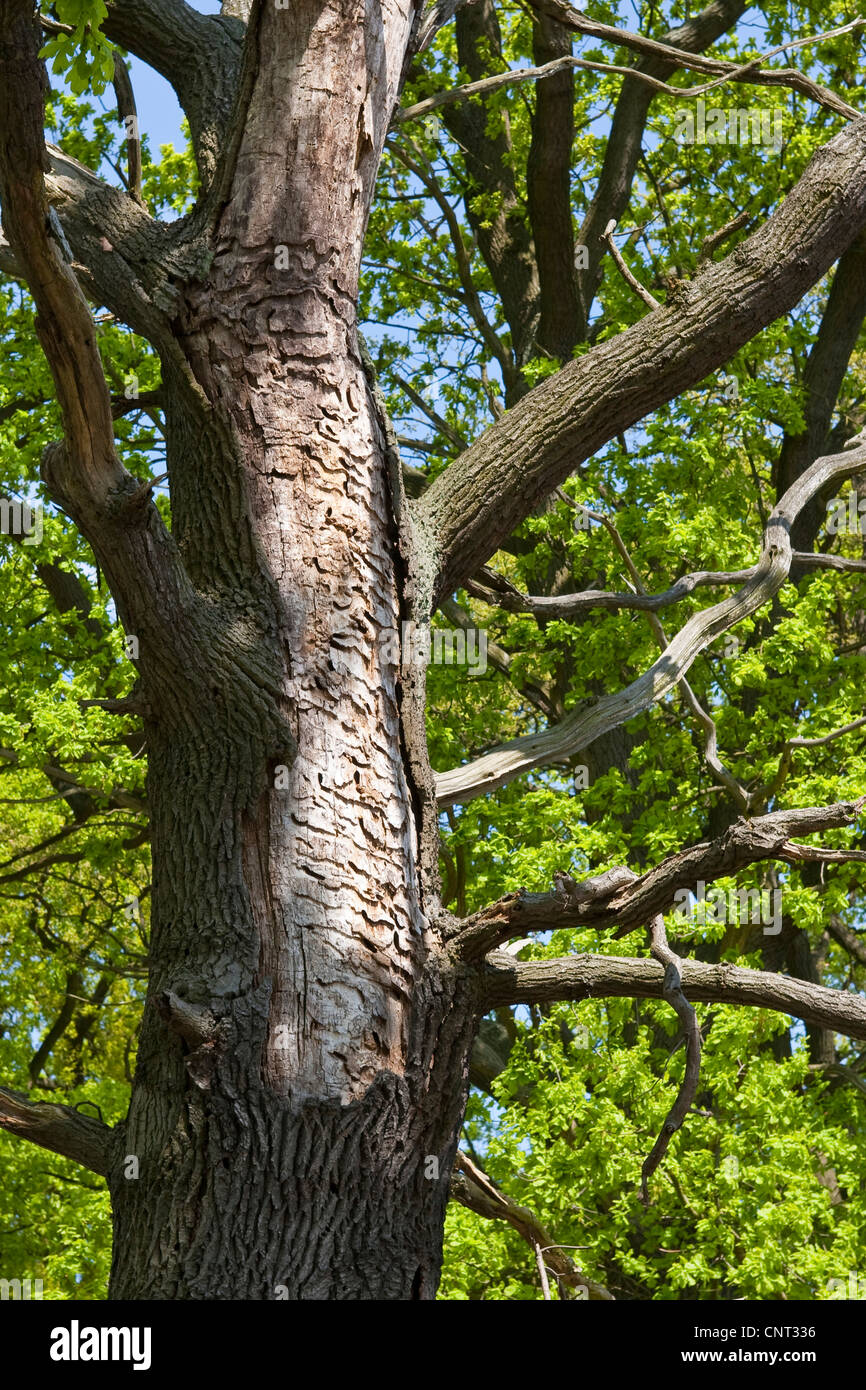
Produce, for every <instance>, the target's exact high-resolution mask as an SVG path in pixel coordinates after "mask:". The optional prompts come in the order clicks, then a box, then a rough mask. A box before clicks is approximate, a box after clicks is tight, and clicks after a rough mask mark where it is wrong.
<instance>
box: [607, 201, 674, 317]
mask: <svg viewBox="0 0 866 1390" xmlns="http://www.w3.org/2000/svg"><path fill="white" fill-rule="evenodd" d="M615 228H616V222H614V221H613V219H611V221H610V222H608V224H607V226H606V227H605V229H604V231H603V232H602V237H601V239H602V241H603V242H605V243H606V245H607V248H608V250H609V251H610V254H611V255H612V256H613V259H614V262H615V264H616V268H617V270H618V271H619V273H620V275H621V276H622V278H623V280H625V282H626V284H627V285H628V287H629V289H632V290H634V292H635V294H636V295H638V296H639V297H640V298H641V299H642V300H643V302H644V304H646V305H648V307H649V308H650V309H660V308H661V307H662V306H661V304H660V303H659V301H658V300H657V299H654V298H653V296H652V295H651V294H650V292H649V290H647V289H644V287H643V285H642V284H641V282H640V280H638V279H636V278H635V276H634V275H632V273H631V271H630V270H629V268H628V266H627V265H626V263H625V261H624V260H623V258H622V256H621V255H620V253H619V248H618V247H617V244H616V242H615V241H614V239H613V233H614V230H615Z"/></svg>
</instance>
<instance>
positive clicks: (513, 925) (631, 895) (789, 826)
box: [451, 798, 866, 960]
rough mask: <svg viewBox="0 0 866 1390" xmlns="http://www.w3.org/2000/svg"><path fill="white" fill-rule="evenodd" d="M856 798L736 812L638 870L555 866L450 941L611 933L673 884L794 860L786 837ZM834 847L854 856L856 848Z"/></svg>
mask: <svg viewBox="0 0 866 1390" xmlns="http://www.w3.org/2000/svg"><path fill="white" fill-rule="evenodd" d="M864 803H866V798H861V800H860V801H840V802H836V803H835V804H834V805H832V806H826V807H801V808H798V809H796V810H793V811H772V812H771V813H770V814H769V815H766V816H756V817H755V819H754V820H746V819H745V818H743V817H740V819H739V820H737V821H736V822H735V823H734V824H733V825H732V826H730V827H729V828H728V829H727V830H726V831H725V833H724V834H723V835H720V836H719V837H718V838H717V839H715V840H702V841H701V842H700V843H699V844H696V845H690V846H688V847H687V848H686V849H683V850H679V851H678V853H676V854H673V855H671V856H670V857H669V858H667V859H664V860H663V861H662V863H661V864H658V865H657V866H656V867H655V868H654V869H649V870H648V871H647V873H645V874H643V875H641V877H637V875H636V874H634V872H633V871H632V870H631V869H629V868H627V867H625V866H622V865H621V866H617V867H616V868H614V869H608V870H607V871H606V872H605V873H603V874H600V875H595V876H594V877H592V878H589V879H585V880H584V881H583V882H581V883H576V882H575V881H574V880H573V879H571V878H570V877H569V876H568V875H567V874H558V875H557V876H556V877H557V885H556V888H555V889H554V891H553V892H549V893H527V892H526V890H525V889H523V888H521V889H518V890H517V891H516V892H514V893H508V894H507V895H506V896H505V897H504V898H500V899H499V901H498V902H495V903H492V904H490V905H489V906H487V907H484V908H481V910H480V911H479V912H476V913H474V914H473V915H472V916H471V917H467V918H466V919H465V920H464V921H456V922H455V923H454V925H453V928H452V931H451V935H452V938H453V949H454V950H455V951H456V953H457V954H458V955H459V956H460V957H461V958H462V959H464V960H479V959H480V958H481V957H482V956H484V955H486V953H487V952H488V951H490V950H491V949H493V948H494V947H496V946H498V945H499V944H500V943H502V942H503V941H508V940H509V939H511V938H514V937H523V936H526V935H527V934H528V933H529V932H536V931H555V930H559V929H561V928H563V927H577V928H581V929H590V928H591V929H593V930H596V931H606V930H612V929H614V928H616V931H615V932H614V936H615V937H621V936H624V935H626V933H628V932H630V931H634V930H635V929H636V928H638V927H643V926H646V924H647V923H648V922H650V921H651V920H652V918H653V917H655V916H656V915H657V914H658V913H664V912H668V911H670V909H671V907H672V906H673V905H674V903H675V902H676V894H677V893H678V891H680V890H681V889H689V890H690V891H692V892H694V890H695V888H696V885H697V883H698V881H702V882H704V883H712V882H713V881H714V880H715V879H718V878H728V877H730V876H731V875H733V874H735V873H736V872H737V870H738V869H743V868H746V867H747V866H748V865H750V864H756V863H759V862H760V861H761V860H765V859H777V860H781V861H782V862H783V863H796V862H798V861H799V860H800V859H802V857H803V856H802V854H801V853H799V851H801V850H803V849H804V848H806V849H807V848H809V847H808V846H800V845H796V844H793V843H792V840H793V837H794V836H803V835H814V834H819V833H821V832H823V831H826V830H837V829H841V828H843V827H845V826H847V825H850V824H851V822H852V821H854V820H856V818H857V817H858V816H859V815H860V812H861V810H862V807H863V805H864ZM834 853H839V854H844V855H845V857H846V858H847V859H851V860H854V861H855V862H856V861H857V860H859V859H860V857H861V854H862V851H860V850H851V851H834Z"/></svg>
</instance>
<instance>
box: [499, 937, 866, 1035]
mask: <svg viewBox="0 0 866 1390" xmlns="http://www.w3.org/2000/svg"><path fill="white" fill-rule="evenodd" d="M682 983H683V988H684V989H685V990H686V991H687V993H688V997H689V999H691V1000H692V1001H693V1002H694V1003H696V1004H744V1005H746V1006H747V1007H749V1008H754V1009H775V1010H776V1011H778V1012H779V1013H785V1014H791V1015H793V1017H794V1018H800V1019H802V1020H803V1022H804V1023H811V1024H815V1025H817V1026H818V1027H821V1028H830V1029H833V1030H834V1031H835V1032H837V1033H845V1034H847V1036H848V1037H852V1038H866V999H864V998H863V996H862V995H860V994H852V993H850V992H848V991H846V990H841V989H827V988H825V986H823V985H813V984H809V983H807V982H806V981H804V980H795V979H791V978H790V977H789V976H787V975H775V974H772V973H771V972H769V971H766V970H746V969H744V968H743V967H742V966H738V965H728V964H723V965H705V964H704V963H703V962H701V961H692V960H686V961H683V967H682ZM484 990H485V998H484V1007H485V1008H487V1009H490V1008H498V1007H501V1006H502V1005H506V1004H509V1005H510V1004H546V1003H551V1002H552V1001H554V1000H569V1001H575V1002H577V1001H579V1000H582V999H599V998H627V999H663V998H664V971H663V970H662V968H661V966H660V965H659V964H658V962H656V961H653V960H638V959H634V958H631V957H628V956H595V955H580V956H563V957H561V958H558V959H554V960H545V961H516V960H515V959H514V957H513V956H510V955H509V954H508V952H507V951H495V952H493V953H492V954H491V955H490V956H488V957H487V959H486V961H485V966H484Z"/></svg>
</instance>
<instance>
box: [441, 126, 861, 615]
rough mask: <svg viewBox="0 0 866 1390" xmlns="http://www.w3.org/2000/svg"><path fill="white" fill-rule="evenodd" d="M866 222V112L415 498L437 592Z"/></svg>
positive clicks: (767, 315)
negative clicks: (717, 256)
mask: <svg viewBox="0 0 866 1390" xmlns="http://www.w3.org/2000/svg"><path fill="white" fill-rule="evenodd" d="M864 223H866V119H861V120H858V121H857V122H855V123H854V124H852V125H851V126H849V127H848V128H847V129H846V130H844V131H843V132H842V133H841V134H840V135H838V136H836V137H835V138H834V139H833V140H831V141H829V142H828V144H826V145H825V146H823V147H822V149H821V150H819V151H818V152H817V154H816V155H815V156H814V158H813V159H812V161H811V162H810V164H809V166H808V168H807V169H806V171H805V173H804V174H803V176H802V178H801V179H800V181H799V182H798V184H797V185H796V187H795V188H794V189H793V190H792V191H791V193H790V194H789V195H788V197H787V198H786V200H785V201H784V203H783V204H782V205H781V207H780V208H778V209H777V211H776V212H775V213H774V214H773V216H772V217H771V218H770V219H769V221H768V222H767V223H766V224H765V225H764V226H763V227H762V228H760V229H759V230H758V231H757V232H755V233H754V234H753V235H752V236H751V237H749V238H747V240H746V241H744V242H742V243H741V244H740V245H739V246H737V247H736V249H735V250H734V251H733V252H732V253H731V254H730V255H729V256H727V257H725V258H724V259H723V260H721V261H719V262H718V263H716V264H712V265H707V266H706V267H705V268H704V270H703V271H701V273H700V274H699V275H697V276H696V278H695V279H694V280H693V281H690V282H685V283H682V284H681V285H679V286H678V289H677V291H676V293H672V294H671V296H670V297H669V300H668V302H667V303H666V304H665V306H664V307H663V308H661V309H657V310H656V311H655V312H654V313H652V314H647V315H646V316H645V317H644V318H643V319H642V320H641V321H640V322H639V323H636V324H634V325H633V326H632V327H631V328H629V329H627V330H626V331H625V332H623V333H619V334H617V335H616V336H615V337H613V338H611V339H609V340H607V341H606V342H604V343H601V344H599V345H598V346H597V347H596V348H594V349H593V350H592V351H590V352H588V353H586V354H585V355H584V356H583V357H581V358H579V359H578V360H576V361H573V362H570V363H568V364H567V365H566V366H565V367H563V369H562V370H561V371H560V372H558V373H557V374H556V375H555V376H553V377H551V378H549V379H548V380H547V381H544V382H542V383H540V384H539V385H538V386H537V387H536V388H535V389H534V390H533V391H531V392H530V393H529V395H527V396H526V397H525V398H524V399H523V400H522V401H519V402H518V403H517V404H516V405H515V406H514V408H513V409H512V410H510V411H509V412H508V413H507V414H506V415H505V416H504V417H503V419H502V420H500V421H498V422H497V423H496V424H494V425H492V426H491V427H490V429H488V430H487V431H486V432H485V433H484V434H483V435H482V436H481V437H480V438H479V439H478V440H477V441H476V442H475V443H474V444H473V445H472V446H471V447H470V448H469V449H468V450H467V451H466V453H465V454H463V456H462V457H461V458H459V459H457V460H456V461H455V462H454V463H453V464H452V465H451V466H450V467H449V468H447V469H446V470H445V472H444V473H443V474H442V475H441V476H440V477H439V478H437V479H436V481H435V482H434V483H433V485H432V486H431V487H430V489H429V490H428V492H427V493H426V494H425V496H424V497H423V498H422V499H420V500H419V501H418V502H417V503H416V504H415V510H416V513H417V514H419V515H420V517H421V519H422V522H423V524H424V525H425V526H426V527H428V528H429V532H428V533H429V534H431V536H433V537H435V538H436V545H437V550H438V555H437V557H436V559H437V566H436V568H437V577H436V581H435V598H437V599H438V596H439V594H441V593H446V592H449V591H452V590H453V589H454V588H456V587H457V586H458V585H459V584H460V583H462V581H463V579H464V578H466V577H468V576H469V575H471V574H474V573H475V572H476V570H477V569H478V567H479V566H480V565H481V564H483V563H484V561H485V560H486V559H487V557H488V556H489V555H491V554H492V553H493V552H494V551H495V550H496V549H497V548H498V547H499V545H500V544H501V543H502V542H503V541H504V540H505V539H506V537H507V536H508V535H509V534H510V533H511V532H512V531H513V529H514V527H515V526H516V525H517V524H518V522H519V521H520V520H522V519H523V517H525V516H526V515H527V514H528V513H529V512H531V511H532V509H533V508H534V507H535V506H537V505H538V504H539V502H540V501H541V500H542V499H543V498H544V497H546V496H548V495H549V494H550V493H551V492H552V491H553V489H554V488H555V487H556V486H557V485H558V484H560V483H562V482H563V481H564V480H565V478H567V477H568V476H569V474H571V473H572V472H573V471H574V470H575V468H577V467H578V465H579V464H580V463H581V462H582V461H583V460H585V459H587V458H589V457H591V456H592V454H594V453H595V452H596V451H597V450H598V449H599V448H601V447H602V445H603V444H605V443H606V442H607V441H608V440H609V439H611V438H614V437H615V436H616V435H617V434H619V433H621V432H622V431H623V429H626V428H628V427H629V426H631V425H632V424H634V423H635V422H636V421H637V420H639V419H641V418H642V417H643V416H645V415H647V414H648V413H650V412H651V411H653V410H655V409H657V408H658V406H660V405H662V404H664V403H665V402H666V401H669V400H671V399H672V398H673V397H674V396H676V395H677V394H678V393H679V392H681V391H683V390H685V389H686V388H687V387H688V386H692V385H694V384H695V383H697V382H699V381H701V380H702V379H703V378H704V377H705V376H706V375H707V373H708V372H710V371H712V370H714V369H715V368H717V367H719V366H721V365H723V364H724V363H725V362H727V361H728V360H729V359H730V357H731V356H732V355H733V354H734V353H735V352H736V351H737V350H738V348H740V347H742V345H743V344H744V343H746V342H748V341H749V339H750V338H752V337H753V336H754V334H755V333H757V332H759V331H760V330H761V328H763V327H765V326H766V325H767V324H769V323H772V322H773V321H774V320H775V319H777V318H778V317H779V316H780V315H781V314H784V313H786V312H787V311H788V310H789V309H791V308H793V306H794V305H795V304H796V303H797V302H798V300H799V299H800V298H801V297H802V295H803V294H804V293H805V292H806V290H808V289H809V288H810V287H811V285H813V284H814V283H815V281H816V280H818V279H820V277H821V276H822V275H823V274H824V273H825V272H826V271H827V270H828V269H829V267H830V265H832V263H833V261H834V260H835V259H836V258H837V257H838V256H839V255H840V254H841V253H842V252H843V251H844V250H845V249H846V248H847V246H849V245H850V243H851V242H852V241H853V239H854V237H855V236H856V235H857V234H858V232H859V231H860V230H861V228H862V227H863V225H864Z"/></svg>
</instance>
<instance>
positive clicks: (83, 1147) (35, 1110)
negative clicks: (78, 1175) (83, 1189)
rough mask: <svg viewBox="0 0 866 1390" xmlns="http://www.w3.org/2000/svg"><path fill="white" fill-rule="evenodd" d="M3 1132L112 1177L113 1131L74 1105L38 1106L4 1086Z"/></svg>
mask: <svg viewBox="0 0 866 1390" xmlns="http://www.w3.org/2000/svg"><path fill="white" fill-rule="evenodd" d="M0 1129H4V1130H5V1131H6V1133H7V1134H13V1135H15V1136H16V1137H17V1138H19V1139H29V1140H30V1142H31V1144H38V1145H39V1146H40V1147H41V1148H43V1149H50V1150H51V1151H52V1153H57V1154H62V1155H63V1157H64V1158H69V1159H71V1160H72V1161H73V1163H80V1164H81V1165H82V1167H84V1168H89V1169H90V1171H91V1172H92V1173H98V1174H99V1176H100V1177H103V1178H104V1177H106V1176H107V1174H108V1166H109V1159H110V1153H111V1142H112V1136H113V1131H112V1130H111V1129H110V1128H109V1126H108V1125H105V1124H103V1123H102V1121H101V1120H97V1119H94V1117H93V1116H92V1115H83V1114H82V1113H81V1112H80V1111H79V1110H76V1109H73V1107H72V1106H69V1105H49V1104H47V1103H45V1102H40V1103H38V1104H34V1103H33V1102H32V1101H29V1100H28V1099H27V1097H26V1096H23V1095H21V1094H20V1093H19V1092H18V1091H8V1090H7V1089H6V1087H5V1086H0Z"/></svg>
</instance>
